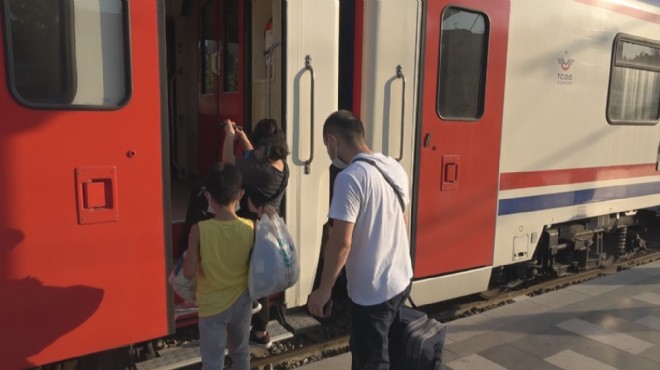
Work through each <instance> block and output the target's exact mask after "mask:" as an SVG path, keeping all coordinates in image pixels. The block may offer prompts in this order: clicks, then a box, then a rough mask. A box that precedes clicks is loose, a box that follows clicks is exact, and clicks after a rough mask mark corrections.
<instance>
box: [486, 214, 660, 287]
mask: <svg viewBox="0 0 660 370" xmlns="http://www.w3.org/2000/svg"><path fill="white" fill-rule="evenodd" d="M657 229H658V217H657V211H656V210H655V209H651V210H640V211H630V212H624V213H616V214H610V215H604V216H599V217H593V218H588V219H582V220H576V221H569V222H565V223H560V224H555V225H548V226H546V227H545V228H544V230H543V233H542V234H541V237H540V238H539V242H538V245H537V247H536V250H535V252H534V255H533V257H532V259H531V260H530V261H526V262H520V263H516V264H513V265H508V266H501V267H498V268H494V269H493V271H492V275H491V280H490V284H489V291H488V292H491V293H490V294H488V293H487V292H485V293H484V294H483V295H484V296H489V295H492V293H493V292H495V291H501V290H503V289H513V288H515V287H517V286H519V285H522V284H526V283H529V282H531V281H536V280H546V279H551V278H554V277H559V276H564V275H567V274H571V273H579V272H584V271H587V270H592V269H597V268H603V267H607V266H609V265H612V264H613V263H616V262H618V261H621V260H625V259H629V258H632V257H634V256H638V255H639V254H640V253H645V252H646V251H647V250H648V249H647V239H648V237H649V236H650V235H651V234H652V233H657V231H658V230H657Z"/></svg>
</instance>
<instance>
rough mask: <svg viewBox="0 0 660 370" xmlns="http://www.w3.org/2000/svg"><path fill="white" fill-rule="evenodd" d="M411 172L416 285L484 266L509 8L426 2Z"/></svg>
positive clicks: (490, 234) (465, 0)
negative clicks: (413, 169) (417, 124)
mask: <svg viewBox="0 0 660 370" xmlns="http://www.w3.org/2000/svg"><path fill="white" fill-rule="evenodd" d="M425 17H426V18H425V19H426V21H425V30H424V31H423V35H424V37H423V45H422V48H423V56H422V60H421V63H422V72H421V73H422V77H421V78H420V80H421V81H423V82H421V83H422V84H423V86H422V87H421V90H420V91H421V94H420V104H421V107H420V115H421V125H420V127H419V131H418V133H419V135H418V140H419V142H418V144H417V145H418V168H417V169H416V175H415V176H416V211H415V212H416V214H415V223H414V232H413V235H414V246H415V249H414V271H415V277H416V278H422V277H429V276H437V275H442V274H445V273H449V272H454V271H463V270H469V269H472V268H478V267H482V266H489V265H491V264H492V260H493V241H494V235H495V219H496V207H497V186H498V171H499V169H498V166H499V157H500V136H501V135H500V134H501V125H502V104H503V94H504V74H505V64H506V48H507V29H508V17H509V1H480V0H460V1H446V0H433V1H429V2H428V5H427V9H426V12H425Z"/></svg>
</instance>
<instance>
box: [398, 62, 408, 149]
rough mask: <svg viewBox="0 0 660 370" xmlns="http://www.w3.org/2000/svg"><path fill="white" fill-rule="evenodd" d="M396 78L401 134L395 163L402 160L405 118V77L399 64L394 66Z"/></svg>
mask: <svg viewBox="0 0 660 370" xmlns="http://www.w3.org/2000/svg"><path fill="white" fill-rule="evenodd" d="M396 78H397V79H399V78H400V79H401V82H402V88H403V92H402V93H401V134H400V136H399V137H400V139H399V156H398V157H397V158H395V159H396V160H397V161H399V162H400V161H401V159H402V158H403V130H404V127H405V117H406V76H405V75H404V74H403V67H402V66H401V64H399V65H398V66H396Z"/></svg>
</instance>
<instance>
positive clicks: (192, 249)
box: [183, 224, 199, 279]
mask: <svg viewBox="0 0 660 370" xmlns="http://www.w3.org/2000/svg"><path fill="white" fill-rule="evenodd" d="M198 265H199V225H198V224H194V225H193V226H192V228H191V229H190V236H189V237H188V251H187V252H186V259H185V260H184V261H183V276H184V277H185V278H186V279H192V278H194V277H195V275H196V274H197V266H198Z"/></svg>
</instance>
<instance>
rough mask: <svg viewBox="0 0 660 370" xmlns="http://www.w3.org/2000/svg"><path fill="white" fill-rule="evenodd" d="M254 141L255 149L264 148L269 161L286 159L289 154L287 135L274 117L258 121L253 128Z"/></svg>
mask: <svg viewBox="0 0 660 370" xmlns="http://www.w3.org/2000/svg"><path fill="white" fill-rule="evenodd" d="M252 143H253V145H254V148H255V149H259V148H264V154H265V156H266V159H267V160H269V161H276V160H278V159H281V160H285V159H286V156H287V155H289V147H288V146H287V144H286V136H285V135H284V132H283V131H282V129H281V128H280V127H279V126H278V125H277V121H275V120H274V119H270V118H266V119H262V120H261V121H259V122H257V125H256V126H255V127H254V130H252Z"/></svg>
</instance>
